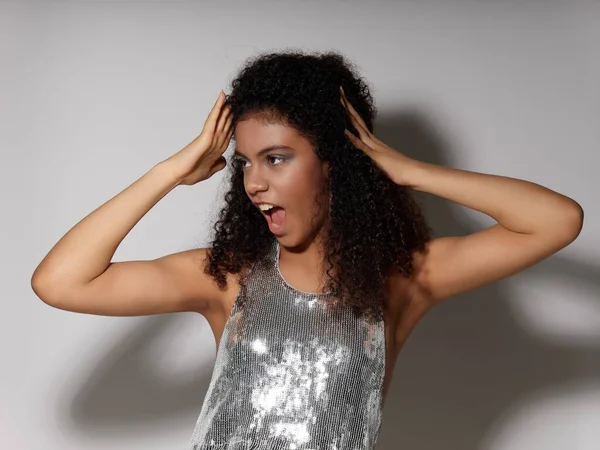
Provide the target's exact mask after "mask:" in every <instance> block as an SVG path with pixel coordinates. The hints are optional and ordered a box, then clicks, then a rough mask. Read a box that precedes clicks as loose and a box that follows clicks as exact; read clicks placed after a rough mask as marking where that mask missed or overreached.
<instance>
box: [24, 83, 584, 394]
mask: <svg viewBox="0 0 600 450" xmlns="http://www.w3.org/2000/svg"><path fill="white" fill-rule="evenodd" d="M224 99H225V97H224V95H223V94H220V95H219V98H218V99H217V101H216V103H215V105H214V106H213V108H212V110H211V111H210V113H209V114H208V117H207V119H206V122H205V124H204V127H203V129H202V132H201V133H200V135H199V136H198V137H196V138H195V139H194V140H193V141H192V142H190V143H189V144H188V145H187V146H185V147H184V148H183V149H182V150H180V151H179V152H177V153H175V154H174V155H173V156H171V157H170V158H168V159H166V160H164V161H162V162H160V163H158V164H157V165H156V166H154V167H153V168H152V169H151V170H150V171H148V172H147V173H146V174H145V175H143V176H142V177H141V178H140V179H138V180H137V181H135V182H134V183H133V184H131V185H130V186H129V187H127V188H126V189H125V190H123V191H122V192H120V193H119V194H118V195H116V196H115V197H113V198H112V199H110V200H109V201H107V202H106V203H104V204H103V205H101V206H100V207H98V208H97V209H96V210H94V211H93V212H92V213H90V214H89V215H88V216H86V217H85V218H84V219H82V220H81V221H80V222H78V223H77V224H76V225H75V226H74V227H73V228H71V229H70V230H69V231H68V232H67V233H66V234H65V235H64V236H63V237H62V238H61V239H60V240H59V241H58V242H57V243H56V244H55V245H54V247H53V248H52V249H51V250H50V252H49V253H48V254H47V255H46V256H45V257H44V259H43V260H42V261H41V263H40V264H39V265H38V267H37V268H36V270H35V272H34V274H33V276H32V279H31V285H32V288H33V290H34V292H35V293H36V294H37V295H38V296H39V297H40V299H42V300H43V301H44V302H45V303H47V304H49V305H51V306H53V307H55V308H59V309H63V310H68V311H73V312H80V313H87V314H98V315H107V316H142V315H150V314H161V313H169V312H182V311H194V312H198V313H200V314H203V315H204V317H205V318H206V319H207V321H208V323H209V325H210V327H211V329H212V331H213V334H214V338H215V342H216V343H217V346H218V345H219V342H220V340H221V335H222V333H223V329H224V326H225V323H226V320H227V317H228V316H229V314H230V312H231V308H232V306H233V303H234V300H235V298H236V296H237V293H238V291H239V285H238V284H237V281H236V277H235V276H234V275H231V276H229V277H228V288H227V289H226V290H225V291H221V290H220V289H219V288H218V287H217V285H216V283H215V281H214V280H213V279H212V278H211V277H209V276H208V275H205V274H204V273H203V267H202V264H203V257H204V255H205V253H206V251H207V249H192V250H187V251H183V252H178V253H173V254H170V255H166V256H163V257H161V258H157V259H154V260H149V261H123V262H112V261H111V259H112V258H113V256H114V253H115V251H116V249H117V247H118V246H119V244H120V243H121V242H122V240H123V239H124V238H125V236H126V235H127V234H128V233H129V232H130V231H131V229H132V228H133V227H134V226H135V224H136V223H137V222H138V221H139V220H140V219H141V218H142V217H143V216H144V215H145V214H146V213H147V212H148V211H149V210H150V209H151V208H152V207H153V206H154V205H155V204H156V203H157V202H158V201H160V200H161V199H162V198H163V197H164V196H165V195H167V194H168V193H169V192H170V191H171V190H172V189H174V188H175V187H177V186H179V185H194V184H197V183H199V182H200V181H203V180H206V179H208V178H210V177H211V176H212V175H213V174H214V173H216V172H218V171H220V170H222V169H223V168H224V167H225V164H226V163H225V159H224V158H223V156H222V155H223V153H224V151H225V150H226V149H227V147H228V144H229V141H230V139H231V137H232V135H233V132H234V130H233V128H232V126H231V117H230V111H229V110H228V108H227V107H224ZM340 101H341V103H342V105H344V107H346V108H347V110H348V113H349V114H350V116H351V118H352V121H353V124H354V126H355V128H356V129H357V130H358V132H359V136H358V137H357V136H354V135H352V134H351V133H350V132H348V133H347V135H348V138H349V139H350V140H351V141H352V143H353V144H354V145H355V146H356V147H357V148H359V149H361V150H363V151H364V152H365V153H366V154H367V155H369V156H370V157H371V158H373V160H374V161H375V163H377V164H378V165H380V167H382V168H385V170H386V172H388V175H389V177H390V179H392V180H393V181H395V182H396V183H398V184H403V185H407V186H410V187H412V188H413V189H415V190H421V191H424V192H429V193H432V194H434V195H438V196H441V197H444V198H447V199H448V200H451V201H454V202H457V203H459V204H462V205H464V206H467V207H469V208H473V209H476V210H478V211H481V212H483V213H486V214H488V215H489V216H491V217H493V218H494V219H496V220H497V222H498V223H497V224H495V225H493V226H492V227H489V228H487V229H484V230H481V231H478V232H476V233H472V234H470V235H467V236H456V237H442V238H437V239H434V240H433V241H431V242H430V243H429V244H428V246H427V249H426V251H425V252H423V253H421V254H415V255H414V258H415V259H414V265H415V274H414V276H413V277H412V278H411V279H405V278H402V277H401V276H399V275H398V274H395V273H391V274H389V278H388V282H387V291H388V295H387V298H386V303H385V315H384V319H385V335H386V375H385V380H384V398H385V395H386V394H387V390H388V388H389V385H390V381H391V375H392V373H393V369H394V365H395V362H396V358H397V356H398V353H399V352H400V350H401V348H402V346H403V344H404V343H405V342H406V340H407V338H408V336H409V335H410V333H411V331H412V330H413V329H414V327H415V325H416V324H417V323H418V321H419V320H420V319H421V318H422V317H423V316H424V315H425V314H426V313H427V311H428V310H430V309H431V308H432V307H433V306H434V305H437V304H439V303H440V302H441V301H443V300H445V299H447V298H450V297H452V296H455V295H458V294H460V293H463V292H466V291H468V290H472V289H475V288H477V287H480V286H483V285H485V284H489V283H493V282H495V281H498V280H500V279H501V278H505V277H507V276H509V275H512V274H514V273H517V272H518V271H521V270H523V269H525V268H527V267H529V266H531V265H533V264H535V263H537V262H539V261H541V260H542V259H544V258H546V257H548V256H550V255H551V254H553V253H555V252H556V251H558V250H560V249H561V248H563V247H565V246H567V245H568V244H569V243H571V242H572V241H574V240H575V239H576V237H577V236H578V234H579V232H580V230H581V227H582V223H583V211H582V209H581V207H580V206H579V205H578V204H577V203H576V202H575V201H573V200H572V199H569V198H568V197H565V196H564V195H561V194H559V193H557V192H554V191H551V190H550V189H547V188H544V187H542V186H539V185H537V184H534V183H530V182H527V181H524V180H517V179H514V178H508V177H500V176H494V175H486V174H481V173H474V172H468V171H462V170H458V169H453V168H449V167H441V166H434V165H432V164H426V163H422V162H419V161H415V160H411V159H409V158H407V157H406V156H404V155H402V154H400V153H399V152H396V151H395V150H393V149H391V148H390V147H388V146H387V145H385V144H384V143H383V142H381V141H380V140H378V139H377V138H376V137H375V136H373V135H372V134H371V133H370V132H369V131H368V130H367V129H366V126H364V122H363V121H362V119H361V118H360V116H358V114H356V111H355V110H354V109H353V108H352V106H351V105H350V104H349V102H348V101H347V99H345V97H344V96H343V95H341V97H340ZM235 132H236V141H237V145H238V149H237V150H238V153H239V155H238V156H239V157H240V158H243V160H244V161H243V162H244V185H245V189H246V193H247V194H248V196H249V198H250V199H251V200H252V201H254V202H260V201H263V202H272V203H274V204H278V205H281V206H283V207H285V209H286V225H285V228H284V229H283V231H282V232H281V233H279V234H278V235H277V239H278V240H279V242H280V248H281V254H280V268H281V272H282V275H283V276H284V277H285V279H286V280H287V281H288V283H289V284H291V285H292V286H294V287H296V288H298V289H300V290H303V291H307V292H319V291H322V289H323V285H324V284H323V279H322V276H321V273H322V271H321V270H319V269H314V268H320V267H322V257H321V251H320V247H321V246H320V244H319V243H320V242H322V239H324V237H325V236H326V230H327V226H328V221H327V210H328V208H327V202H328V197H327V195H326V194H323V193H321V194H319V192H321V190H320V188H321V187H322V186H323V183H324V182H325V176H326V165H325V164H323V163H322V162H321V161H320V160H319V159H318V158H317V156H316V154H315V153H314V151H313V150H312V148H311V147H310V145H309V144H308V142H307V141H306V140H305V139H304V138H303V137H301V136H300V135H298V134H297V133H296V132H295V130H294V129H292V128H291V127H287V126H285V125H283V124H266V123H264V122H261V121H258V120H255V119H253V118H249V119H248V120H245V121H242V122H240V123H238V126H237V128H236V130H235ZM272 145H286V146H288V147H290V149H288V150H285V153H284V150H281V149H272V150H269V151H268V152H266V153H260V150H261V149H263V148H265V147H267V146H272ZM278 156H279V157H280V158H277V157H278ZM318 195H323V197H321V198H319V199H320V200H321V204H322V205H324V207H323V208H322V209H318V208H316V207H315V203H314V200H315V199H316V198H317V196H318ZM309 219H314V220H309ZM401 294H402V295H405V294H408V296H409V298H410V301H409V302H400V301H399V299H400V295H401ZM401 304H402V305H404V306H403V307H402V308H401V307H400V305H401Z"/></svg>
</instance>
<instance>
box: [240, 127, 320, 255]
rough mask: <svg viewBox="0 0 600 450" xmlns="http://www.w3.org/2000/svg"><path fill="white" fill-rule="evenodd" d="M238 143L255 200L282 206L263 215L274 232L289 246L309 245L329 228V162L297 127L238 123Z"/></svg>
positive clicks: (246, 181)
mask: <svg viewBox="0 0 600 450" xmlns="http://www.w3.org/2000/svg"><path fill="white" fill-rule="evenodd" d="M235 141H236V151H235V157H236V158H237V159H238V160H239V164H240V165H241V167H243V169H242V170H243V172H244V188H245V190H246V193H247V194H248V197H249V198H250V201H252V203H254V204H255V206H256V207H257V208H258V207H259V205H260V204H261V203H264V204H271V205H275V206H277V207H278V208H275V209H274V210H273V211H272V212H267V211H262V214H263V216H264V218H265V221H266V222H267V224H268V226H269V229H270V230H271V232H272V233H273V234H274V235H275V236H276V237H277V239H278V240H279V242H280V243H281V245H284V246H286V247H297V246H304V245H308V244H309V243H310V242H312V241H313V240H314V239H315V238H316V237H317V236H318V235H319V233H320V232H321V231H322V230H324V226H325V225H326V224H327V223H328V217H329V193H328V190H327V189H326V186H327V184H326V173H327V172H326V170H327V163H325V162H323V161H321V160H320V159H319V158H318V157H317V155H316V154H315V152H314V149H313V147H312V145H311V144H310V142H309V141H308V139H306V138H305V137H303V136H301V135H300V134H299V133H298V132H297V131H296V130H295V129H294V128H292V127H290V126H287V125H282V124H278V123H265V122H263V121H261V119H260V118H250V119H248V120H243V121H240V122H238V124H237V126H236V129H235ZM317 199H318V201H319V202H320V204H321V205H322V206H321V208H319V205H318V204H317Z"/></svg>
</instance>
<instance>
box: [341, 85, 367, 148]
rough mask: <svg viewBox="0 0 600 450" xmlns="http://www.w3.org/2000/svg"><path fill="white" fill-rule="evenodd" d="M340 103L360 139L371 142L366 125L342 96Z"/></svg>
mask: <svg viewBox="0 0 600 450" xmlns="http://www.w3.org/2000/svg"><path fill="white" fill-rule="evenodd" d="M341 101H342V104H343V105H344V106H345V107H346V110H347V111H348V115H349V116H350V121H351V123H352V125H354V128H356V131H358V134H359V135H360V138H361V139H363V140H365V141H367V142H368V141H371V142H372V139H371V132H370V131H369V129H368V128H367V125H366V124H365V122H364V121H363V120H362V118H361V117H360V114H358V112H357V111H356V110H355V109H354V107H353V106H352V104H351V103H350V102H349V101H348V99H347V98H346V96H345V95H343V94H342V99H341Z"/></svg>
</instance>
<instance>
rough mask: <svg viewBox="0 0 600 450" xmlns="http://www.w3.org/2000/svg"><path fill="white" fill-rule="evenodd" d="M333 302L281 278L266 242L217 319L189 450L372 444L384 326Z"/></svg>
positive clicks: (307, 449)
mask: <svg viewBox="0 0 600 450" xmlns="http://www.w3.org/2000/svg"><path fill="white" fill-rule="evenodd" d="M242 295H245V296H246V304H245V305H244V307H239V304H238V301H239V299H240V298H241V296H242ZM334 300H335V298H333V297H332V295H331V294H329V293H319V294H311V293H306V292H302V291H299V290H297V289H295V288H293V287H292V286H291V285H289V284H288V283H287V281H286V280H285V279H284V278H283V276H282V274H281V271H280V269H279V243H278V242H277V240H275V241H274V243H273V247H272V249H271V250H270V253H269V258H268V260H267V261H265V262H260V263H257V264H255V265H254V267H253V268H252V271H251V272H250V274H249V276H248V278H247V281H246V285H245V287H244V289H241V290H240V294H238V297H237V299H236V302H235V304H234V306H233V308H232V310H231V313H230V315H229V317H228V319H227V322H226V325H225V329H224V331H223V334H222V336H221V341H220V343H219V347H218V350H217V356H216V360H215V366H214V370H213V375H212V378H211V381H210V384H209V387H208V391H207V393H206V396H205V397H204V402H203V405H202V408H201V410H200V415H199V417H198V419H197V422H196V426H195V428H194V432H193V434H192V438H191V440H190V443H189V446H188V449H189V450H279V449H286V450H287V449H295V450H365V449H373V448H374V447H375V443H376V440H377V438H378V435H379V430H380V424H381V412H382V405H383V403H382V386H383V379H384V374H385V333H384V322H383V321H381V322H374V321H369V320H367V319H366V318H363V317H355V316H354V315H353V314H352V312H351V311H350V310H349V309H348V310H345V309H344V310H339V309H338V310H336V311H334V310H333V309H332V308H331V307H330V306H329V305H331V302H332V301H334Z"/></svg>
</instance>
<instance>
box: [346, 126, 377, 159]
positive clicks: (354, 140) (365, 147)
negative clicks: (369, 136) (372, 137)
mask: <svg viewBox="0 0 600 450" xmlns="http://www.w3.org/2000/svg"><path fill="white" fill-rule="evenodd" d="M344 134H345V135H346V136H348V139H350V142H352V144H353V145H354V146H355V147H356V148H358V149H359V150H362V151H363V152H365V153H366V154H370V153H371V151H372V149H371V147H369V146H368V145H367V144H365V143H364V142H363V141H362V140H360V139H359V138H357V137H356V136H354V135H353V134H352V133H351V132H350V131H349V130H347V129H344Z"/></svg>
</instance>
